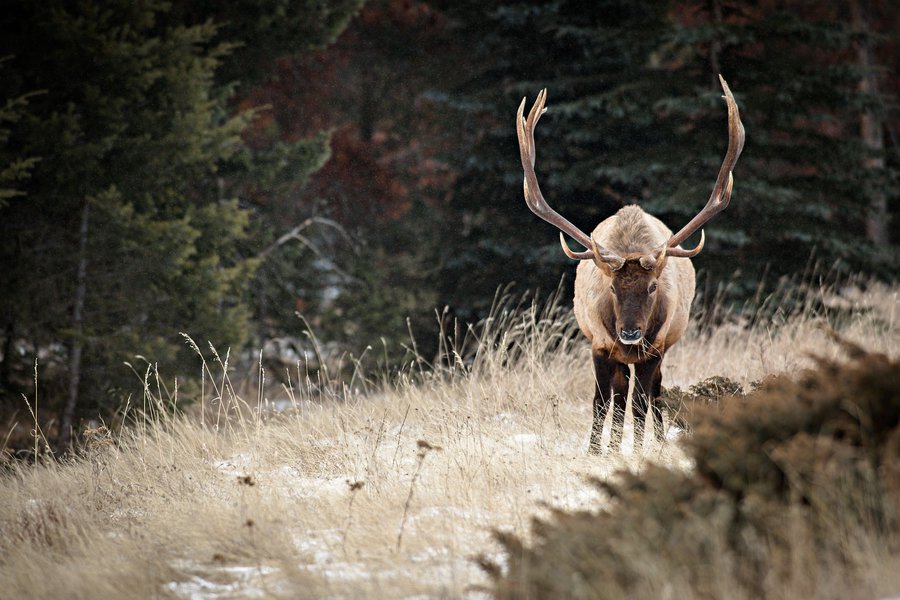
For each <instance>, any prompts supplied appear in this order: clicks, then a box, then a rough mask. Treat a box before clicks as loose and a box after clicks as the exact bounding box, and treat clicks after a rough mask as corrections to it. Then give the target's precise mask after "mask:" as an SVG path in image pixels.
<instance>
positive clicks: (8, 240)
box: [0, 0, 358, 448]
mask: <svg viewBox="0 0 900 600" xmlns="http://www.w3.org/2000/svg"><path fill="white" fill-rule="evenodd" d="M269 4H270V5H271V6H269V8H271V9H272V11H274V12H272V13H271V14H269V15H268V17H267V18H268V19H269V22H270V23H274V24H272V29H271V30H270V31H269V33H270V34H271V35H270V37H269V38H266V37H265V31H263V26H264V22H263V21H264V20H265V19H264V17H265V15H262V14H259V15H258V16H259V17H260V19H261V20H260V21H258V22H256V21H254V23H253V27H252V28H251V30H252V31H253V32H254V34H255V35H256V37H255V38H254V39H252V40H247V41H246V44H245V46H244V47H245V48H246V49H247V51H248V52H251V51H253V52H257V53H260V52H261V50H260V48H264V49H265V52H269V51H275V48H276V46H274V45H273V43H274V41H275V40H278V39H281V38H283V37H284V36H285V35H287V33H288V28H289V27H290V26H292V25H291V24H296V23H297V22H298V21H304V25H303V27H304V28H303V29H301V30H300V32H299V33H302V32H303V31H306V30H307V29H309V33H310V35H309V37H308V39H305V40H303V41H301V42H298V43H293V44H291V46H290V49H297V48H306V47H310V46H312V45H315V44H319V43H324V42H325V41H327V40H328V39H330V37H333V36H334V35H335V34H336V31H337V30H338V29H339V28H340V26H341V23H342V22H345V21H346V19H347V18H348V17H349V14H352V11H353V10H354V9H353V7H352V6H351V7H350V8H347V7H344V8H342V9H341V10H342V11H343V13H342V14H343V16H342V17H338V16H337V15H338V12H337V11H336V10H334V9H333V8H334V7H332V8H329V9H328V10H325V11H324V12H322V11H319V10H318V9H317V8H315V7H314V6H310V5H309V4H307V5H303V7H304V8H303V10H306V11H307V12H306V13H303V14H299V13H294V12H293V10H294V9H295V8H296V6H292V7H291V18H290V19H283V20H282V21H279V16H278V12H277V10H276V9H277V8H278V6H281V5H285V6H286V5H287V3H279V2H272V3H269ZM349 4H350V5H353V6H355V5H357V4H358V2H356V3H349ZM217 6H218V5H217ZM267 6H268V5H267ZM186 7H187V8H190V9H191V10H192V11H194V12H191V16H192V17H197V18H187V15H186V13H185V12H183V11H184V10H185V8H186ZM203 8H204V7H203V6H202V3H196V4H192V5H190V6H188V5H186V4H179V5H178V6H177V7H176V8H174V9H173V6H172V4H171V3H169V2H165V1H162V0H138V1H131V0H129V1H127V2H126V1H124V0H121V1H119V0H116V1H113V2H92V1H85V2H79V3H74V4H73V3H70V2H65V1H63V0H50V1H49V2H45V3H41V4H40V5H35V4H34V3H31V2H26V1H21V2H19V1H17V2H11V3H7V6H6V7H5V10H6V12H7V14H6V16H5V18H4V20H3V22H2V30H3V31H2V35H0V56H9V57H11V58H10V59H9V61H8V62H7V63H4V65H3V66H4V68H5V70H6V71H7V72H5V73H4V75H5V76H4V77H3V78H2V83H0V98H14V99H19V100H16V101H14V102H12V103H8V104H7V109H6V110H5V111H4V112H3V113H0V119H2V120H0V126H3V130H2V131H0V133H3V137H2V138H0V141H3V142H5V143H4V144H3V146H2V147H0V150H2V151H3V153H4V154H3V155H2V156H3V157H4V171H3V173H4V178H5V179H6V180H10V179H17V180H18V181H15V182H13V183H15V184H16V185H15V186H14V187H12V190H13V191H14V193H16V194H22V195H23V197H22V198H15V199H13V201H11V202H7V203H6V204H4V205H0V239H3V240H4V243H3V245H2V249H0V314H3V316H4V323H3V325H4V326H5V332H4V343H5V346H6V347H7V349H8V348H9V347H11V346H12V344H13V342H15V341H21V342H22V343H25V342H27V343H28V344H30V347H31V348H32V349H33V350H34V352H38V351H39V350H40V351H41V352H42V354H43V353H46V352H47V351H48V350H49V351H50V356H49V358H46V359H45V361H44V362H45V363H46V364H39V369H42V380H43V382H44V384H47V383H48V382H50V384H49V385H45V388H44V389H45V393H46V394H48V395H50V396H51V398H55V399H56V400H57V405H60V404H62V413H61V422H60V431H59V433H60V445H61V446H62V447H63V448H66V447H68V445H69V437H68V436H69V433H70V430H71V426H72V425H73V424H74V422H75V419H76V418H77V416H78V415H79V414H97V411H98V410H100V412H101V413H103V412H107V411H109V410H110V409H112V408H114V407H115V406H117V405H118V403H119V402H120V401H122V400H123V399H124V398H125V397H126V396H128V395H131V396H138V397H139V395H140V391H139V390H140V384H139V382H137V381H136V380H135V374H134V373H130V372H129V370H128V369H127V367H125V366H124V365H123V363H125V362H128V363H131V364H132V365H133V366H134V367H135V369H136V371H137V375H138V376H142V375H143V373H144V371H145V369H146V368H147V366H148V365H147V363H151V364H153V365H155V366H157V367H158V368H159V369H160V371H161V372H163V373H167V374H171V375H177V374H178V373H179V372H181V371H182V370H183V369H185V368H187V367H188V366H189V365H191V364H193V361H192V360H187V358H188V356H189V355H190V354H191V353H190V351H189V350H187V349H186V348H185V346H184V344H183V340H182V339H180V336H179V332H185V333H188V334H190V335H192V336H194V337H195V338H196V339H197V340H198V341H205V340H210V341H211V342H212V343H213V344H214V345H216V346H217V347H218V348H229V347H234V348H235V349H237V348H239V347H240V346H241V344H242V343H243V342H244V340H245V339H246V337H247V333H248V319H249V316H250V311H249V308H248V302H247V300H248V298H247V293H246V289H247V282H248V280H249V279H250V277H251V276H252V273H253V271H254V269H255V267H256V265H257V264H258V262H259V259H258V254H259V248H258V247H254V246H255V244H254V241H253V240H251V239H248V233H249V231H250V222H251V212H250V210H249V209H250V207H251V206H250V203H247V202H246V201H245V200H244V201H242V200H241V196H242V194H244V193H245V192H246V186H245V184H246V182H249V181H258V180H259V179H260V177H259V176H260V175H264V174H265V173H267V172H268V173H269V174H272V173H274V172H276V171H277V170H278V169H277V168H271V167H267V164H271V163H273V162H274V163H278V164H279V165H280V168H281V170H282V172H283V171H284V170H285V169H287V168H296V169H297V171H298V173H299V176H295V177H299V179H300V180H301V183H302V180H303V179H304V178H305V177H307V176H308V175H309V173H310V172H312V171H313V170H315V169H316V168H318V167H319V166H320V165H321V164H322V162H323V160H324V157H325V156H326V155H327V154H326V153H327V149H326V148H325V145H324V141H323V139H321V138H320V139H318V140H314V141H311V142H300V143H297V144H293V145H284V146H282V147H279V148H275V149H273V150H271V151H269V152H268V153H257V152H254V151H253V150H252V149H250V148H249V147H248V146H247V145H245V144H244V142H243V140H242V139H241V133H242V132H243V131H245V130H246V127H247V125H248V124H249V123H250V122H251V121H252V120H253V119H254V118H255V117H256V116H257V115H258V114H259V111H256V110H246V109H242V110H238V111H237V112H234V111H233V109H232V108H231V107H230V98H232V94H233V89H234V85H233V84H231V83H230V81H227V80H226V81H223V80H222V79H221V78H217V70H218V69H219V68H220V67H221V66H222V64H223V61H230V60H232V58H231V57H233V56H234V53H235V52H239V51H238V50H236V48H237V47H238V44H237V43H236V42H237V40H229V39H225V38H223V37H222V35H221V31H220V30H221V25H220V24H218V23H217V22H216V21H215V16H216V15H214V14H209V15H207V16H205V17H203V18H201V17H202V16H203V14H204V13H203V10H201V9H203ZM258 8H259V7H258ZM282 8H284V7H282ZM310 11H311V12H310ZM232 16H235V17H236V16H237V15H236V14H235V15H232ZM317 18H319V20H316V19H317ZM278 23H280V24H281V26H282V27H283V29H279V27H278V26H277V24H278ZM230 26H231V27H233V26H234V25H233V24H231V25H230ZM226 28H227V27H226ZM313 32H315V36H313V35H312V33H313ZM262 54H264V52H263V53H262ZM262 54H258V55H259V56H262ZM228 64H229V65H231V67H232V73H237V72H238V71H239V66H240V64H241V63H239V62H233V61H232V62H229V63H228ZM254 66H255V67H257V66H258V65H256V64H255V65H254ZM253 75H254V76H255V72H254V74H253ZM34 90H36V91H37V92H38V93H37V94H34V95H32V96H31V97H29V98H28V101H29V102H28V105H27V108H28V110H27V111H25V112H24V113H23V112H22V111H21V110H20V109H21V108H22V107H23V106H24V100H22V99H23V98H24V97H25V94H28V93H30V92H32V91H34ZM7 124H8V126H7ZM7 155H9V158H5V157H6V156H7ZM37 159H40V160H39V162H37ZM6 165H10V167H9V168H7V167H6ZM29 170H30V173H31V177H30V178H29V179H27V180H23V177H22V175H23V174H25V173H27V172H29ZM7 185H8V184H7ZM4 194H5V195H6V196H9V195H10V193H9V192H8V191H5V192H4ZM136 356H138V357H141V358H142V359H143V361H146V362H141V360H138V359H136V358H135V357H136ZM12 361H13V356H12V353H11V352H8V351H7V352H5V353H4V357H3V365H4V372H8V371H9V369H10V367H11V363H12ZM54 371H55V372H56V373H57V375H58V376H56V375H54ZM191 371H192V372H193V369H191ZM63 398H64V399H65V401H64V402H61V400H62V399H63Z"/></svg>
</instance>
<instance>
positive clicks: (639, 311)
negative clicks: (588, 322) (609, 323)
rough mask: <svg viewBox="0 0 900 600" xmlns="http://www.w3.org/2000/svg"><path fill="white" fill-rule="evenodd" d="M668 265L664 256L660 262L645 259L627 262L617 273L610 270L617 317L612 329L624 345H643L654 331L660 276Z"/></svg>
mask: <svg viewBox="0 0 900 600" xmlns="http://www.w3.org/2000/svg"><path fill="white" fill-rule="evenodd" d="M665 263H666V257H665V255H664V254H663V255H662V256H660V257H659V258H658V259H657V257H654V256H653V255H645V256H639V257H634V258H626V259H625V261H624V262H623V264H622V266H621V267H620V268H618V269H616V270H612V269H608V267H607V269H608V273H607V275H608V277H609V279H610V286H609V287H610V294H611V295H612V305H613V313H614V316H615V323H614V325H613V328H614V332H615V335H616V338H617V339H618V341H619V342H620V343H621V344H625V345H626V346H631V345H634V344H640V343H641V342H643V341H644V336H645V335H646V334H647V332H648V330H649V329H650V328H651V327H652V320H653V315H654V314H655V313H656V308H657V305H658V304H659V297H660V295H661V293H660V291H659V276H660V274H661V273H662V270H663V268H664V267H665Z"/></svg>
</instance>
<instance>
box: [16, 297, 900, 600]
mask: <svg viewBox="0 0 900 600" xmlns="http://www.w3.org/2000/svg"><path fill="white" fill-rule="evenodd" d="M837 292H838V290H822V291H821V292H820V291H815V292H814V293H816V294H820V295H821V296H822V298H825V296H827V297H828V301H829V302H847V303H850V305H851V306H850V310H849V311H846V312H845V313H842V314H843V315H844V316H842V317H841V319H842V320H840V322H836V321H835V320H834V319H833V318H831V317H829V316H828V315H825V314H824V313H822V312H821V311H820V308H819V307H820V306H821V305H822V303H821V302H818V301H816V302H812V301H811V302H810V305H809V308H802V309H798V310H797V311H795V312H793V313H791V314H785V315H781V316H780V317H779V318H778V319H772V320H766V319H757V320H756V321H755V322H752V323H748V322H742V321H740V320H739V319H738V317H736V316H734V317H732V316H728V317H727V318H723V319H721V322H722V324H720V325H718V326H716V327H701V326H696V325H695V326H694V327H693V328H692V330H691V331H690V332H689V334H688V336H687V337H686V338H685V339H684V340H683V341H682V342H681V343H680V344H679V345H678V346H676V347H675V348H674V349H673V350H672V352H671V353H670V355H669V356H668V357H667V359H666V367H665V369H666V370H665V373H664V381H663V383H664V385H665V386H668V385H673V384H678V385H682V386H686V385H688V384H690V383H694V382H696V381H699V380H701V379H704V378H706V377H708V376H710V375H722V376H726V377H729V378H733V379H736V380H741V381H746V382H750V381H755V380H758V379H762V378H764V377H766V376H767V375H770V374H772V373H776V372H782V371H792V370H794V369H796V368H797V367H798V366H800V365H803V364H805V363H806V361H807V360H808V358H807V355H808V353H809V352H818V353H826V354H828V353H833V352H836V350H834V349H833V344H832V342H830V341H829V340H828V338H827V336H826V335H825V334H824V333H823V332H822V331H821V330H820V329H819V326H820V324H821V323H823V322H827V323H830V324H831V325H833V326H837V327H838V328H839V329H840V330H841V331H842V333H843V335H845V336H846V337H848V338H850V339H852V340H855V341H857V342H858V343H861V344H865V345H868V346H870V347H872V349H877V350H880V351H883V352H887V353H889V354H891V355H894V356H896V355H897V353H898V352H900V339H898V338H900V333H898V329H900V328H898V324H897V322H896V316H895V314H894V313H895V311H896V308H897V299H898V293H900V289H898V288H896V287H893V288H892V287H885V286H878V285H873V286H869V287H868V289H866V291H865V292H860V293H859V294H857V295H853V294H851V293H850V292H841V293H837ZM186 343H189V344H192V346H193V348H194V350H195V352H196V353H197V354H198V356H200V357H202V359H203V360H202V366H201V370H200V372H199V373H198V375H197V382H193V384H192V386H191V387H192V389H197V390H199V392H197V397H196V398H194V400H195V401H194V402H193V403H192V404H190V406H188V405H187V404H188V403H187V402H186V400H187V399H186V398H181V397H180V394H182V393H183V392H181V391H180V389H179V388H183V387H187V386H184V385H183V384H177V385H176V383H175V382H172V383H171V384H170V383H168V382H167V380H166V379H165V376H164V375H165V374H159V373H157V372H156V371H155V370H154V369H153V368H152V366H148V367H145V368H144V369H143V370H142V371H140V373H141V375H140V376H141V378H142V381H143V382H144V386H143V394H142V397H141V398H140V399H136V400H135V401H133V402H131V403H130V405H129V408H128V411H127V420H128V421H129V422H130V423H131V424H130V425H129V426H127V427H124V428H122V429H121V430H120V431H118V430H117V431H116V432H115V433H111V432H109V431H108V430H107V429H106V428H104V427H93V428H91V429H89V430H87V431H86V432H84V435H83V436H82V453H81V455H80V456H78V457H74V458H71V459H66V460H55V461H48V462H46V463H44V464H36V465H23V464H19V463H15V462H8V463H7V464H6V465H5V472H4V474H3V475H2V480H0V590H3V594H4V595H6V596H8V597H11V598H28V597H32V598H37V597H41V598H43V597H66V598H101V599H102V598H122V597H132V598H134V597H175V598H187V597H192V598H193V597H199V598H204V597H209V598H212V597H242V596H245V597H248V596H253V595H256V596H259V595H262V596H270V597H290V598H296V597H323V596H330V597H348V598H356V597H379V598H381V597H388V598H391V597H409V596H416V595H422V596H425V597H436V596H441V597H447V596H449V597H459V596H463V595H465V594H467V593H470V592H475V591H477V590H478V589H479V586H484V585H486V584H487V583H488V579H487V577H486V575H485V574H484V573H483V571H482V570H481V569H480V568H479V567H478V566H477V564H476V561H475V560H473V557H475V556H479V555H486V556H495V557H499V556H501V554H500V552H501V548H500V546H499V545H498V544H497V543H496V542H495V540H494V538H493V537H492V533H491V532H492V530H495V529H499V530H503V531H508V532H510V533H514V534H516V535H518V536H522V537H523V538H524V539H528V536H529V535H530V533H529V532H530V522H531V519H532V517H533V516H534V515H542V514H543V515H546V514H548V511H550V510H551V509H552V508H554V507H560V508H567V509H577V508H596V507H597V506H599V502H600V501H601V500H600V496H599V494H598V493H597V491H596V488H595V487H593V486H592V485H590V484H589V483H588V482H587V480H588V479H590V478H599V479H608V478H610V477H612V476H613V474H614V473H615V472H616V471H617V470H619V469H622V468H625V469H629V470H632V471H636V472H637V471H640V470H641V469H642V468H643V466H644V465H645V464H646V463H647V462H648V461H653V462H659V463H662V464H667V465H675V466H678V467H680V468H689V465H688V464H686V462H685V461H684V458H683V454H682V451H681V449H680V448H679V445H678V444H677V443H668V444H664V445H661V446H658V447H656V448H654V449H653V450H651V451H650V452H649V453H648V454H644V455H638V454H636V453H632V454H631V455H628V454H627V453H626V455H624V456H607V457H603V458H598V457H595V456H588V455H587V437H588V431H589V428H590V421H591V412H590V398H591V395H592V387H593V384H592V373H591V369H590V360H589V351H588V349H587V347H586V345H585V344H584V343H583V342H582V341H581V340H580V338H579V336H578V334H577V330H576V326H575V324H574V321H573V319H572V317H571V314H570V311H569V310H568V309H567V308H565V307H563V306H561V305H560V304H559V303H557V302H549V303H547V304H546V305H543V306H539V305H535V304H533V303H530V302H522V301H520V300H519V299H511V298H500V299H498V301H497V303H496V307H495V310H494V311H493V313H492V315H491V317H490V318H489V319H488V320H487V321H486V322H484V323H483V324H481V325H480V326H479V327H471V328H470V327H468V326H454V327H448V330H447V331H444V333H443V335H442V342H441V343H442V346H441V347H442V353H441V356H439V357H438V358H437V359H434V360H430V359H428V357H417V358H416V359H415V360H413V361H411V363H410V364H409V365H408V367H407V368H405V369H404V370H402V371H401V372H400V373H399V374H393V375H391V376H390V377H387V376H381V375H378V374H376V375H374V376H367V375H366V374H365V373H363V372H361V371H360V372H357V373H356V374H355V376H354V377H353V378H352V379H350V380H348V381H346V382H344V381H341V380H338V379H337V378H335V377H333V376H332V375H331V374H330V373H329V372H327V371H320V372H317V373H310V372H307V371H306V370H305V369H304V368H303V367H302V366H298V368H297V369H296V370H295V371H294V372H293V373H292V374H291V378H290V379H289V380H288V382H287V383H285V384H284V385H283V386H280V387H279V386H275V385H271V384H270V383H269V382H268V381H267V378H268V379H271V377H268V376H267V374H266V372H265V370H264V369H263V368H262V367H261V365H259V364H257V365H256V367H255V372H254V377H253V379H254V386H252V387H251V388H250V390H249V392H248V391H246V390H245V389H244V388H242V387H241V386H240V385H237V384H236V383H235V382H234V381H233V380H232V374H233V373H234V367H233V366H232V365H231V364H229V361H230V357H229V356H228V354H227V353H225V354H221V353H219V352H217V351H216V350H215V349H212V348H209V349H204V348H201V345H200V344H197V343H195V342H194V341H192V340H186Z"/></svg>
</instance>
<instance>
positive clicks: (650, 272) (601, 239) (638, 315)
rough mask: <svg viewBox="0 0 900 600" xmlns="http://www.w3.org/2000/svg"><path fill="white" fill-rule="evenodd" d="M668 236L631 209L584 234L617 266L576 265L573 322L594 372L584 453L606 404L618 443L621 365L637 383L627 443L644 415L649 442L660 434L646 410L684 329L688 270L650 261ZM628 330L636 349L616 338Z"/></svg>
mask: <svg viewBox="0 0 900 600" xmlns="http://www.w3.org/2000/svg"><path fill="white" fill-rule="evenodd" d="M671 236H672V232H671V231H670V230H669V228H668V227H666V226H665V225H664V224H663V223H662V222H661V221H660V220H659V219H657V218H655V217H653V216H651V215H648V214H647V213H645V212H644V211H643V210H641V208H640V207H638V206H626V207H625V208H622V209H621V210H619V211H618V212H617V213H616V214H615V215H613V216H612V217H610V218H608V219H606V220H605V221H603V222H602V223H600V224H599V225H598V226H597V227H596V228H595V229H594V231H593V234H592V237H593V238H594V239H595V240H596V241H597V243H598V244H600V245H602V246H603V247H605V248H607V249H609V250H610V251H612V252H615V253H616V254H618V255H619V256H621V257H622V258H624V259H625V264H624V265H623V266H622V268H621V269H618V270H616V271H613V270H611V269H610V268H608V267H606V265H605V264H603V263H600V266H598V264H597V263H595V262H594V261H590V260H583V261H581V263H580V264H579V265H578V270H577V275H576V278H575V318H576V319H577V321H578V325H579V327H580V328H581V331H582V332H583V333H584V335H585V337H587V339H588V340H589V341H590V343H591V353H592V354H593V356H594V364H595V369H596V373H597V389H596V390H595V392H596V395H595V398H594V423H593V428H592V432H591V443H590V450H591V452H594V453H597V452H599V451H600V447H599V445H600V431H601V430H602V427H603V420H604V419H605V418H606V412H607V411H608V409H609V406H610V404H611V403H614V404H615V407H616V412H615V413H614V414H613V433H612V438H613V439H612V443H613V445H614V446H618V445H619V444H620V443H621V435H622V424H623V422H624V408H625V394H626V393H627V386H628V379H627V377H628V367H627V365H631V364H633V365H635V375H636V376H637V381H636V382H635V383H636V386H635V397H634V399H633V407H634V409H635V410H634V415H635V444H636V445H640V444H641V443H642V441H643V419H644V416H645V414H646V411H647V409H648V408H649V409H652V411H653V417H654V429H655V430H657V432H656V433H657V435H661V433H662V416H661V412H660V409H659V407H658V406H656V405H655V403H654V400H655V398H656V397H657V396H658V395H659V387H660V385H661V383H660V382H661V373H662V371H661V369H662V359H663V357H664V355H665V353H666V350H668V349H669V348H670V347H671V346H672V345H673V344H675V343H676V342H677V341H678V340H679V339H680V338H681V336H682V335H683V334H684V331H685V329H687V325H688V317H689V314H690V307H691V302H692V301H693V299H694V267H693V266H692V265H691V261H690V259H688V258H672V257H665V256H663V257H662V258H661V259H660V260H658V261H657V260H655V259H656V257H655V256H654V251H656V250H658V249H659V248H660V247H662V246H663V245H664V244H665V243H666V241H667V240H668V239H669V238H670V237H671ZM647 257H650V260H649V261H648V259H647ZM641 259H644V261H643V262H644V264H643V265H642V264H641V263H642V260H641ZM648 266H649V267H651V268H647V267H648ZM652 283H656V285H657V289H656V292H655V293H654V294H648V293H647V289H648V287H649V286H650V284H652ZM611 288H615V290H616V294H613V292H612V290H611ZM632 328H633V329H640V330H641V332H642V333H643V339H642V340H641V342H640V343H639V344H635V345H626V344H623V343H622V342H621V341H620V339H619V332H620V331H621V330H622V329H632ZM607 374H608V375H607ZM623 376H624V377H623ZM610 388H611V389H612V391H611V392H610ZM638 421H640V423H638Z"/></svg>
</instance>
